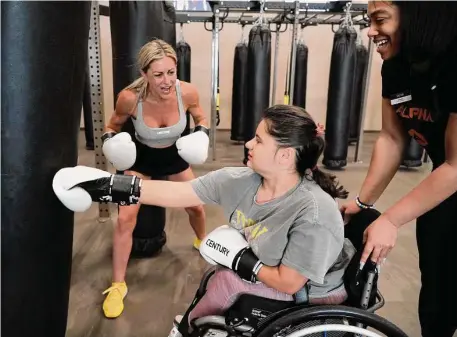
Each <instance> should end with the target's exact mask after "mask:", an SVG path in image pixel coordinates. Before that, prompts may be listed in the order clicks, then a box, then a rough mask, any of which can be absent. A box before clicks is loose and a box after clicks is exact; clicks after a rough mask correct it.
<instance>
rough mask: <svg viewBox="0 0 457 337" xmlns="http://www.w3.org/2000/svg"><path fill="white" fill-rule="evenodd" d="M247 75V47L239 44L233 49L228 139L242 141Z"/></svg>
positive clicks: (242, 43)
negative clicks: (230, 113)
mask: <svg viewBox="0 0 457 337" xmlns="http://www.w3.org/2000/svg"><path fill="white" fill-rule="evenodd" d="M247 73H248V46H247V44H246V43H245V42H240V43H238V44H237V45H236V47H235V56H234V59H233V83H232V126H231V129H230V131H231V133H230V139H231V140H234V141H244V122H245V119H246V113H247V106H246V104H247V95H246V93H247V81H248V77H247Z"/></svg>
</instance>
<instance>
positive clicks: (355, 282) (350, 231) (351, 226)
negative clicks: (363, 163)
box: [344, 209, 381, 308]
mask: <svg viewBox="0 0 457 337" xmlns="http://www.w3.org/2000/svg"><path fill="white" fill-rule="evenodd" d="M380 215H381V213H380V212H379V211H377V210H375V209H365V210H362V211H360V212H359V213H357V214H355V215H353V216H352V217H351V220H350V221H349V223H348V224H347V225H346V226H345V227H344V234H345V237H346V238H347V239H348V240H349V241H351V243H352V244H353V246H354V248H355V249H356V253H355V254H354V256H353V257H352V259H351V261H350V262H349V265H348V267H347V268H346V270H345V273H344V284H345V286H346V291H347V294H348V299H347V303H348V304H349V305H351V306H354V307H358V308H361V307H362V308H366V307H368V306H372V305H374V304H375V302H376V293H377V289H378V271H377V268H376V264H375V263H373V262H372V261H371V260H370V259H368V261H367V262H366V263H365V265H364V266H363V268H362V269H360V258H361V256H362V253H363V249H364V243H363V233H364V231H365V229H366V228H367V227H368V226H369V225H370V224H371V223H372V222H374V221H375V220H376V219H377V218H378V217H379V216H380ZM367 290H368V293H367Z"/></svg>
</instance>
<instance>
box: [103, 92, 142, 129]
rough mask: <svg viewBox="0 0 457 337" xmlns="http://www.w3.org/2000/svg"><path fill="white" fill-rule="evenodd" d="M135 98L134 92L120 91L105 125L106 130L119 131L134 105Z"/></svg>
mask: <svg viewBox="0 0 457 337" xmlns="http://www.w3.org/2000/svg"><path fill="white" fill-rule="evenodd" d="M135 100H136V97H135V94H134V93H132V92H130V91H127V90H124V91H121V93H120V94H119V97H118V99H117V102H116V107H115V108H114V112H113V114H112V115H111V118H110V120H109V121H108V124H107V125H106V127H105V131H106V132H109V131H114V132H117V133H119V132H121V128H122V125H124V123H125V122H126V121H127V119H128V118H129V117H130V115H131V112H132V110H133V107H134V105H135Z"/></svg>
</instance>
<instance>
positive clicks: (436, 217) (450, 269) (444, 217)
mask: <svg viewBox="0 0 457 337" xmlns="http://www.w3.org/2000/svg"><path fill="white" fill-rule="evenodd" d="M416 238H417V246H418V249H419V268H420V271H421V282H422V287H421V290H420V295H419V319H420V323H421V328H422V337H432V336H433V337H438V336H439V337H452V336H453V334H454V332H455V330H456V327H457V193H455V194H454V195H453V196H451V197H450V198H448V199H446V200H445V201H443V202H442V203H441V204H440V205H438V206H437V207H435V208H434V209H432V210H430V211H429V212H427V213H425V214H424V215H422V216H421V217H419V218H418V219H417V228H416Z"/></svg>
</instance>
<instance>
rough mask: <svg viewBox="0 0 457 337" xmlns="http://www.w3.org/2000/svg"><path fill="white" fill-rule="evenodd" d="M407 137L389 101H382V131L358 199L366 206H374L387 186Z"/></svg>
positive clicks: (396, 166)
mask: <svg viewBox="0 0 457 337" xmlns="http://www.w3.org/2000/svg"><path fill="white" fill-rule="evenodd" d="M407 140H408V135H407V134H406V132H405V131H404V130H403V129H402V127H401V124H400V121H399V119H398V117H397V116H396V115H395V110H394V108H393V107H392V105H391V104H390V102H389V100H388V99H386V98H383V100H382V129H381V132H380V135H379V137H378V139H377V141H376V143H375V146H374V150H373V155H372V157H371V163H370V167H369V169H368V174H367V176H366V178H365V181H364V182H363V185H362V188H361V190H360V194H359V198H360V200H361V201H362V202H364V203H366V204H374V203H375V201H376V200H377V199H378V198H379V196H380V195H381V194H382V192H383V191H384V190H385V189H386V187H387V186H388V185H389V183H390V181H391V180H392V178H393V177H394V175H395V173H396V172H397V170H398V167H399V166H400V164H401V160H402V158H403V151H404V149H405V146H406V142H407Z"/></svg>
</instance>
